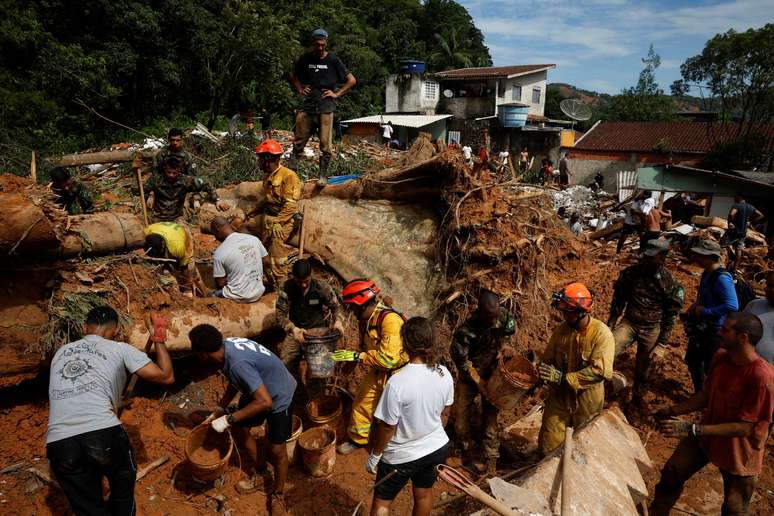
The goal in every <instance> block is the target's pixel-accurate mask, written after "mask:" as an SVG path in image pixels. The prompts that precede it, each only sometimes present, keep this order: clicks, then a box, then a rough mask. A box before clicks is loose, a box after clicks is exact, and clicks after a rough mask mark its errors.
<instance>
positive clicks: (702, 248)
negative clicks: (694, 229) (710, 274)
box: [691, 240, 721, 257]
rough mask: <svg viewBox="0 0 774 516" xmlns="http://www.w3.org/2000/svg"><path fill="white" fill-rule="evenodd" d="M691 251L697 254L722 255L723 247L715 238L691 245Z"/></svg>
mask: <svg viewBox="0 0 774 516" xmlns="http://www.w3.org/2000/svg"><path fill="white" fill-rule="evenodd" d="M691 251H693V252H694V253H697V254H703V255H704V256H713V255H714V256H717V257H720V253H721V247H720V244H718V243H717V242H715V241H714V240H702V241H701V242H699V245H697V246H696V247H691Z"/></svg>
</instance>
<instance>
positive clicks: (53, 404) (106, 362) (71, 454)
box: [46, 306, 175, 515]
mask: <svg viewBox="0 0 774 516" xmlns="http://www.w3.org/2000/svg"><path fill="white" fill-rule="evenodd" d="M151 321H152V323H153V327H152V328H151V329H150V331H151V334H150V340H151V342H153V343H155V348H156V357H157V358H156V360H157V362H158V364H156V363H154V362H152V361H151V359H150V358H148V355H146V354H145V353H143V352H142V351H140V350H139V349H137V348H135V347H133V346H130V345H129V344H126V343H124V342H116V341H114V340H112V339H113V338H114V337H115V336H116V334H117V333H118V314H117V313H116V311H115V310H113V309H112V308H110V307H109V306H100V307H96V308H92V309H91V311H89V313H88V315H87V316H86V322H85V323H84V324H83V334H84V336H83V338H82V339H80V340H77V341H75V342H71V343H69V344H65V345H64V346H62V347H61V348H59V350H57V352H56V353H55V354H54V358H53V359H52V361H51V373H50V377H49V383H48V399H49V413H48V431H47V432H46V455H47V457H48V461H49V463H50V464H51V471H52V472H53V473H54V477H56V480H57V482H58V483H59V487H61V488H62V491H64V494H65V496H66V497H67V501H68V502H69V503H70V508H71V509H72V510H73V512H74V513H75V514H79V515H80V514H127V515H133V514H134V513H135V510H136V505H135V502H134V484H135V477H136V474H137V464H136V463H135V457H134V451H133V450H132V445H131V443H130V442H129V436H128V435H127V434H126V431H125V430H124V427H123V426H122V425H121V420H120V419H118V416H117V414H118V410H119V408H120V407H119V405H120V402H121V393H123V392H124V388H125V387H126V383H127V380H128V377H129V375H131V374H136V375H137V376H138V377H140V378H142V379H143V380H146V381H149V382H152V383H157V384H160V385H171V384H172V383H173V382H174V381H175V374H174V371H173V370H172V359H171V358H170V357H169V352H168V351H167V348H166V346H165V345H164V342H165V341H166V334H167V326H168V324H169V323H168V322H167V320H166V319H164V318H163V317H162V316H160V315H156V314H154V315H153V316H151ZM103 477H106V478H107V480H108V485H109V486H110V497H109V498H108V500H107V501H105V500H104V498H103V495H102V478H103ZM60 511H61V510H60ZM61 512H65V511H61Z"/></svg>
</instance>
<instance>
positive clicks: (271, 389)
mask: <svg viewBox="0 0 774 516" xmlns="http://www.w3.org/2000/svg"><path fill="white" fill-rule="evenodd" d="M188 338H189V339H190V340H191V349H192V350H193V351H194V352H195V353H197V354H198V355H199V358H200V359H201V360H202V361H204V362H208V363H210V364H214V365H216V366H217V367H218V368H220V369H222V371H223V374H224V375H225V376H226V378H228V381H229V384H228V387H227V388H226V392H225V393H224V394H223V397H222V398H221V400H220V402H219V403H218V407H217V409H215V411H214V412H213V413H212V414H211V415H210V416H209V417H208V418H207V422H209V423H210V424H211V425H212V428H213V429H214V430H215V431H216V432H224V431H226V429H228V428H231V429H232V431H233V434H234V437H235V438H236V440H237V441H238V442H239V444H240V447H241V448H242V449H243V450H245V451H246V452H247V457H248V458H249V459H250V460H251V461H252V462H253V466H254V467H255V474H254V475H253V476H252V477H251V478H250V479H249V480H246V481H245V480H242V481H240V482H239V483H238V484H237V490H238V491H239V492H240V493H242V494H246V493H249V492H253V491H257V490H258V489H260V486H258V485H256V484H257V481H258V479H259V477H264V478H265V477H267V476H268V469H267V468H266V459H265V458H264V457H263V454H261V453H259V451H258V443H257V441H256V440H255V438H254V437H252V436H251V435H250V429H251V428H253V427H258V426H262V425H263V424H264V423H267V428H266V436H267V438H268V441H269V462H270V463H271V465H272V468H273V469H274V484H273V486H272V487H271V489H270V490H269V489H267V490H266V492H267V495H268V496H267V498H268V504H269V511H270V514H273V515H277V514H285V513H286V512H285V495H284V490H285V479H286V478H287V474H288V452H287V445H286V444H285V443H286V442H287V440H288V439H290V435H291V434H292V431H293V414H292V401H293V393H294V392H295V390H296V381H295V380H294V379H293V375H291V374H290V372H289V371H288V370H287V368H285V366H284V365H283V364H282V362H281V361H280V359H279V358H277V356H276V355H275V354H274V353H272V352H271V351H269V350H268V349H266V348H265V347H263V346H262V345H260V344H258V343H257V342H253V341H252V340H249V339H244V338H241V337H229V338H227V339H224V338H223V335H222V334H221V333H220V331H218V329H217V328H215V327H214V326H211V325H209V324H200V325H198V326H195V327H194V328H193V329H192V330H191V331H190V332H189V334H188ZM237 394H240V397H239V405H238V407H239V408H238V409H237V410H236V411H235V412H231V413H229V414H227V412H228V410H227V409H228V407H229V405H230V404H231V402H232V401H233V400H234V398H235V397H236V395H237Z"/></svg>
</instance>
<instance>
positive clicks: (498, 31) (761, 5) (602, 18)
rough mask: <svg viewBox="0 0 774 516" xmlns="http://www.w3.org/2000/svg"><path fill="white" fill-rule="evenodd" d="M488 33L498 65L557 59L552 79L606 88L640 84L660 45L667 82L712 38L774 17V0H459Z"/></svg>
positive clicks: (662, 77)
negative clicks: (652, 50)
mask: <svg viewBox="0 0 774 516" xmlns="http://www.w3.org/2000/svg"><path fill="white" fill-rule="evenodd" d="M457 1H458V2H460V3H461V4H462V5H464V6H465V7H466V8H467V9H468V11H469V12H470V14H471V16H473V19H474V20H475V23H476V25H477V26H478V27H479V28H480V29H481V30H482V32H483V33H484V36H485V42H486V45H487V46H488V47H489V50H490V52H491V54H492V59H493V60H494V64H495V65H496V66H505V65H511V64H514V65H515V64H538V63H555V64H556V65H557V67H556V68H555V69H554V70H551V71H550V72H549V81H550V82H566V83H570V84H574V85H576V86H578V87H581V88H585V89H590V90H595V91H599V92H604V93H618V92H619V91H620V90H621V89H622V88H625V87H628V86H632V85H634V84H636V82H637V77H638V75H639V73H640V71H641V70H642V66H643V65H642V61H641V58H643V57H645V55H647V53H648V47H649V45H650V44H651V43H653V45H654V47H655V49H656V52H657V53H658V54H659V55H660V56H661V67H660V68H659V69H658V70H657V71H656V78H657V80H658V82H659V84H660V86H661V87H662V88H663V89H664V90H665V91H666V92H667V93H668V92H669V86H670V85H671V84H672V82H673V81H674V80H676V79H679V78H680V65H681V64H682V63H683V62H684V61H685V59H686V58H687V57H690V56H693V55H696V54H699V53H700V52H701V50H702V49H703V48H704V44H705V43H706V41H707V40H708V39H710V38H711V37H712V36H714V35H715V34H717V33H720V32H725V31H727V30H728V29H731V28H733V29H735V30H737V31H744V30H747V29H749V28H751V27H752V28H758V27H761V26H763V25H765V24H766V23H767V22H769V23H770V22H774V0H707V1H687V0H675V1H671V2H669V1H661V0H652V1H649V0H646V1H633V0H574V1H560V0H493V1H486V0H457Z"/></svg>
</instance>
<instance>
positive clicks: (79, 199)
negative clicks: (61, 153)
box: [50, 167, 94, 215]
mask: <svg viewBox="0 0 774 516" xmlns="http://www.w3.org/2000/svg"><path fill="white" fill-rule="evenodd" d="M50 176H51V191H52V192H54V193H55V194H56V195H57V196H58V197H59V198H58V199H57V202H58V203H59V204H60V205H61V206H62V208H64V209H65V210H67V213H69V214H70V215H76V214H78V213H91V212H92V211H94V201H93V200H92V198H91V193H90V192H89V191H88V190H87V189H86V187H85V186H83V183H81V182H80V181H79V180H78V179H75V178H73V177H72V174H70V170H68V169H67V168H65V167H56V168H55V169H53V170H52V171H51V174H50Z"/></svg>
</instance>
